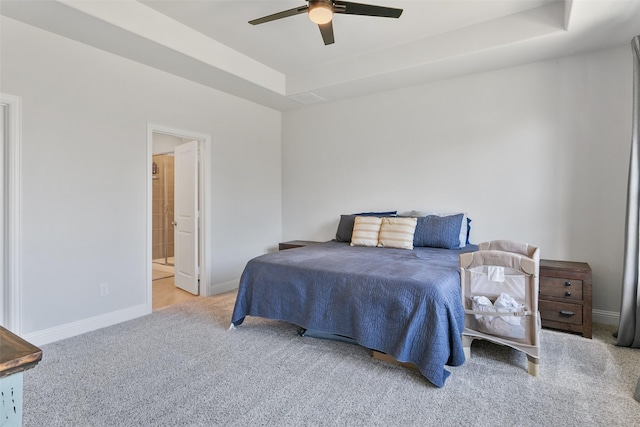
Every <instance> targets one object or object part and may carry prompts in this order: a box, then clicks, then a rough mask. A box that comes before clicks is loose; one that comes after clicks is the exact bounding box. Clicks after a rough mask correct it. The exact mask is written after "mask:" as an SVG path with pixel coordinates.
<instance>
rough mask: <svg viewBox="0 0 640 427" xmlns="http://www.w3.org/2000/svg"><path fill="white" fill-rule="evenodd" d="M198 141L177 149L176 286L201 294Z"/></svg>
mask: <svg viewBox="0 0 640 427" xmlns="http://www.w3.org/2000/svg"><path fill="white" fill-rule="evenodd" d="M198 145H199V144H198V141H191V142H188V143H186V144H183V145H179V146H177V147H176V148H175V172H174V173H175V178H174V180H175V181H174V223H173V224H174V229H175V238H174V245H175V247H174V268H175V285H176V286H177V287H179V288H181V289H184V290H185V291H187V292H190V293H192V294H194V295H198V293H199V292H198V216H199V215H198V213H199V212H198Z"/></svg>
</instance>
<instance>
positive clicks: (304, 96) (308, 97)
mask: <svg viewBox="0 0 640 427" xmlns="http://www.w3.org/2000/svg"><path fill="white" fill-rule="evenodd" d="M289 99H292V100H294V101H296V102H299V103H300V104H305V105H308V104H317V103H318V102H324V101H326V99H324V98H323V97H321V96H318V95H316V94H315V93H313V92H306V93H296V94H294V95H289Z"/></svg>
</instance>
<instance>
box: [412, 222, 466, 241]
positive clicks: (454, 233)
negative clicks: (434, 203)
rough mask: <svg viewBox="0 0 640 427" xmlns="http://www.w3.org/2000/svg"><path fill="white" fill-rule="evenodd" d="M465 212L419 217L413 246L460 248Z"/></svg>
mask: <svg viewBox="0 0 640 427" xmlns="http://www.w3.org/2000/svg"><path fill="white" fill-rule="evenodd" d="M463 219H464V214H458V215H450V216H438V215H429V216H425V217H420V218H418V224H417V225H416V231H415V233H414V235H413V246H428V247H432V248H444V249H459V248H460V227H462V220H463Z"/></svg>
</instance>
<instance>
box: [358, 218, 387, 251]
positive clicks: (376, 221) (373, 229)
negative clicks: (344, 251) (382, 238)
mask: <svg viewBox="0 0 640 427" xmlns="http://www.w3.org/2000/svg"><path fill="white" fill-rule="evenodd" d="M380 224H382V218H379V217H377V216H357V217H356V218H355V221H354V223H353V234H352V235H351V246H378V234H380Z"/></svg>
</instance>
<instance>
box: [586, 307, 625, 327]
mask: <svg viewBox="0 0 640 427" xmlns="http://www.w3.org/2000/svg"><path fill="white" fill-rule="evenodd" d="M591 320H592V322H593V323H602V324H604V325H616V326H617V325H618V324H620V313H618V312H617V311H604V310H591Z"/></svg>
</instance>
